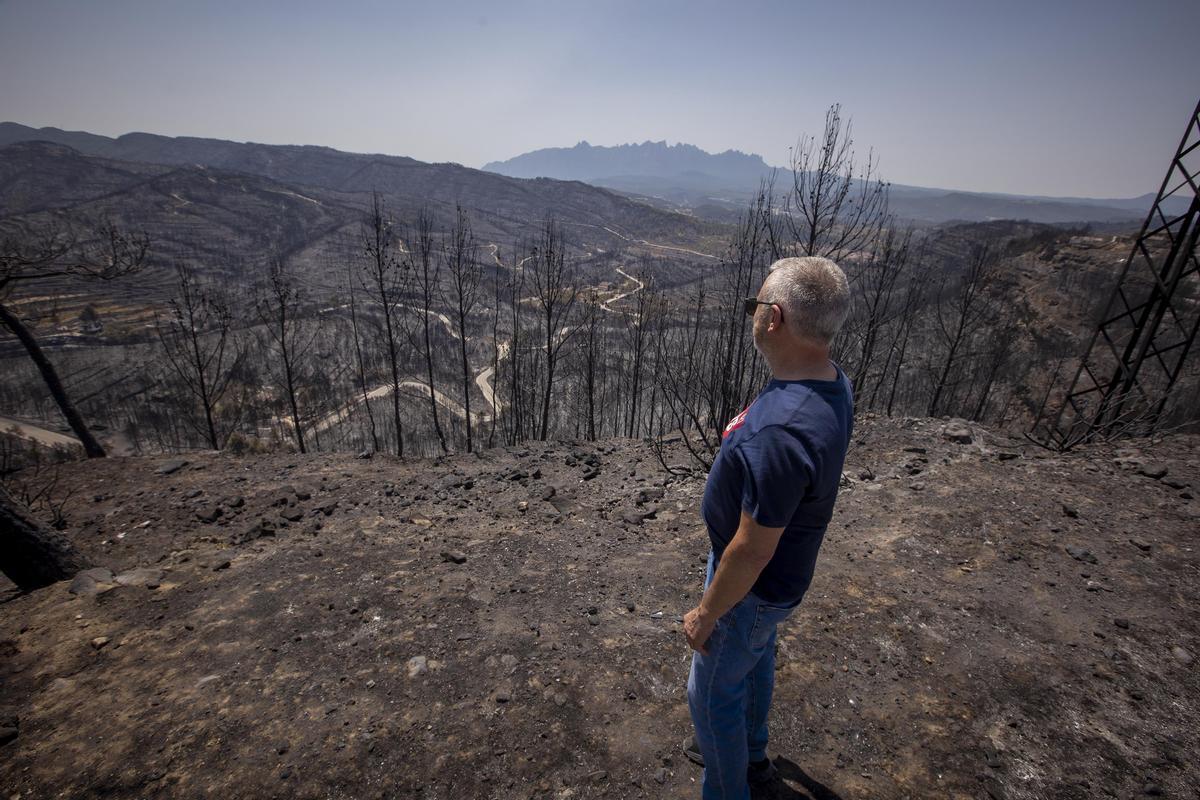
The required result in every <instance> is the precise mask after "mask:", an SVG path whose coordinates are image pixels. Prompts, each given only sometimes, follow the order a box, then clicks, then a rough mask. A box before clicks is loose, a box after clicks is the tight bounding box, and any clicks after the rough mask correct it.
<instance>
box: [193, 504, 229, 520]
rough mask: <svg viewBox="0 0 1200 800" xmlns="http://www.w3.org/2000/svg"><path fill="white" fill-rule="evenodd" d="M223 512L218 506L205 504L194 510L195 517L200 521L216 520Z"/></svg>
mask: <svg viewBox="0 0 1200 800" xmlns="http://www.w3.org/2000/svg"><path fill="white" fill-rule="evenodd" d="M224 513H225V512H224V510H222V508H221V507H220V506H205V507H204V508H201V509H200V510H199V511H197V512H196V519H198V520H200V521H201V522H216V521H217V520H218V519H219V518H220V517H221V515H222V514H224Z"/></svg>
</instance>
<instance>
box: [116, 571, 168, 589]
mask: <svg viewBox="0 0 1200 800" xmlns="http://www.w3.org/2000/svg"><path fill="white" fill-rule="evenodd" d="M163 574H164V573H163V571H162V570H161V569H155V568H153V567H138V568H137V569H131V570H126V571H125V572H122V573H121V574H120V575H118V576H117V577H116V578H115V580H116V582H117V583H119V584H121V585H122V586H146V587H148V588H150V589H156V588H158V586H159V585H160V584H161V583H162V579H163Z"/></svg>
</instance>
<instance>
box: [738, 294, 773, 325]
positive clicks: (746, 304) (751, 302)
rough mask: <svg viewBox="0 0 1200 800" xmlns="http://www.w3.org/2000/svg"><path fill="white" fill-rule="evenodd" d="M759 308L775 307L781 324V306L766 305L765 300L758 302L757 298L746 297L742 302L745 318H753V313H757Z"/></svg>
mask: <svg viewBox="0 0 1200 800" xmlns="http://www.w3.org/2000/svg"><path fill="white" fill-rule="evenodd" d="M759 306H776V307H777V308H778V309H779V321H780V322H783V306H781V305H779V303H768V302H767V301H766V300H759V299H758V298H757V297H747V298H746V299H745V300H743V301H742V309H743V310H744V311H745V312H746V316H747V317H753V316H754V312H755V311H758V307H759Z"/></svg>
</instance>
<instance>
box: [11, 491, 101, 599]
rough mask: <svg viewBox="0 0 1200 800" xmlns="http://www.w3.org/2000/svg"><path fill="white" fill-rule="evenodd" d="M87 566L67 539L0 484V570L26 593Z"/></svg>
mask: <svg viewBox="0 0 1200 800" xmlns="http://www.w3.org/2000/svg"><path fill="white" fill-rule="evenodd" d="M89 566H90V564H89V563H88V561H87V559H85V558H84V557H83V555H82V554H81V553H80V552H79V551H78V550H76V549H75V547H74V546H73V545H72V544H71V541H70V539H68V538H67V537H66V536H64V535H63V534H62V533H60V532H58V531H56V530H54V529H53V528H51V527H48V526H47V525H44V524H42V523H41V522H39V521H38V519H37V518H36V517H34V516H33V513H32V512H31V511H30V510H29V509H28V508H27V507H26V506H25V504H24V503H22V502H20V501H19V500H17V499H16V498H15V497H13V496H12V494H10V493H9V491H8V489H7V488H6V487H5V486H4V485H3V484H0V572H3V573H4V574H5V575H7V576H8V579H9V580H11V581H12V582H13V583H15V584H16V585H17V586H18V587H20V589H21V591H24V592H28V591H32V590H34V589H40V588H41V587H43V586H49V585H50V584H52V583H55V582H57V581H61V580H66V579H67V578H70V577H71V576H72V575H74V574H75V573H76V572H78V571H79V570H81V569H86V568H87V567H89Z"/></svg>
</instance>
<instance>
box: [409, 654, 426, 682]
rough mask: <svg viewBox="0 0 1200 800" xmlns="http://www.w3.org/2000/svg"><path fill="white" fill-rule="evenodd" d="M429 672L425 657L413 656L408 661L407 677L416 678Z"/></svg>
mask: <svg viewBox="0 0 1200 800" xmlns="http://www.w3.org/2000/svg"><path fill="white" fill-rule="evenodd" d="M427 672H429V659H428V658H426V657H425V656H413V657H412V658H410V659H409V660H408V677H410V678H417V677H420V676H421V675H424V674H425V673H427Z"/></svg>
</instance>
